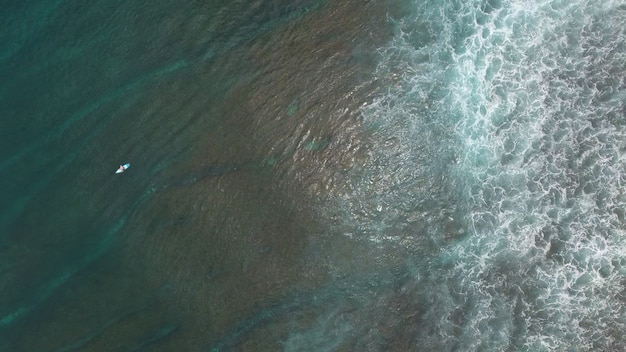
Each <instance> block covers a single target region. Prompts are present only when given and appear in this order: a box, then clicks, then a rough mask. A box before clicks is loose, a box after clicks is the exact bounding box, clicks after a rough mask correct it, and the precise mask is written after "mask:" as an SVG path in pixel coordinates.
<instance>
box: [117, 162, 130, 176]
mask: <svg viewBox="0 0 626 352" xmlns="http://www.w3.org/2000/svg"><path fill="white" fill-rule="evenodd" d="M129 167H130V164H124V165H120V167H118V168H117V171H115V173H116V174H121V173H122V172H124V171H126V170H127V169H128V168H129Z"/></svg>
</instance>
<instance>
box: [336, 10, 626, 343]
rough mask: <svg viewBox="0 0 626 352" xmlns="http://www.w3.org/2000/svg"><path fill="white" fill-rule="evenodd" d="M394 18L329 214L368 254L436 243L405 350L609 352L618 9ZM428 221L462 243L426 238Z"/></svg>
mask: <svg viewBox="0 0 626 352" xmlns="http://www.w3.org/2000/svg"><path fill="white" fill-rule="evenodd" d="M620 6H621V7H620ZM395 24H396V35H395V37H394V40H393V41H392V43H390V45H389V46H388V47H386V48H384V49H382V50H381V57H382V58H383V59H382V60H381V64H380V67H379V71H378V74H379V76H380V77H381V80H387V82H388V86H389V89H388V91H387V92H386V94H384V96H381V97H380V98H378V99H377V100H376V101H375V102H374V103H373V104H370V105H369V106H368V107H366V108H364V110H363V116H364V122H365V125H366V126H369V127H371V129H372V134H373V137H374V139H375V140H378V141H379V142H378V144H376V145H374V148H372V153H371V159H370V164H369V165H367V166H366V171H365V172H364V175H365V176H364V178H363V181H360V184H357V187H355V188H354V189H355V190H358V191H355V192H353V193H350V194H347V195H345V197H344V198H345V199H344V200H345V203H344V204H347V205H346V206H345V207H346V208H347V209H348V210H347V214H346V219H350V220H346V221H347V222H351V223H350V224H351V225H353V226H358V227H359V229H360V230H361V231H363V232H364V233H367V236H366V237H367V238H370V239H371V240H373V241H376V242H377V243H381V242H385V241H392V240H394V239H397V236H396V237H394V236H395V235H396V234H397V233H398V229H399V228H405V227H402V223H403V221H404V222H405V225H406V222H407V219H417V220H415V221H417V222H422V223H425V224H426V225H424V226H422V227H419V226H418V227H413V228H412V229H419V230H420V231H422V232H423V233H418V234H416V235H417V236H416V237H419V236H426V237H428V238H429V239H430V240H431V241H432V242H434V243H437V244H438V245H439V246H440V253H439V254H438V255H437V257H435V259H433V260H431V261H430V263H429V264H428V265H426V266H423V267H421V270H429V272H430V273H432V275H430V276H429V277H430V278H429V279H424V280H431V281H432V282H431V285H435V286H436V287H437V288H438V290H436V292H435V291H433V293H432V295H433V297H431V299H432V302H431V303H432V304H431V307H432V308H431V311H430V313H428V314H429V315H430V318H429V319H435V320H437V321H438V323H437V328H436V330H437V333H436V334H435V335H436V336H435V335H432V334H424V335H423V336H418V339H417V340H418V343H419V344H421V345H422V346H431V347H433V348H437V349H438V350H453V349H458V350H464V351H471V350H480V349H489V350H498V349H506V348H507V347H508V348H511V347H513V348H521V349H530V350H539V351H541V350H546V351H548V350H559V351H562V350H575V351H586V350H608V349H619V348H626V340H625V339H624V337H622V334H621V332H622V331H625V330H626V318H625V317H626V311H625V308H624V301H625V300H626V297H625V291H626V288H625V287H624V282H625V279H624V276H625V274H626V246H625V245H626V229H625V227H624V223H625V221H626V219H625V216H626V213H625V209H626V207H625V206H626V195H625V194H624V191H623V189H622V183H623V181H624V180H623V179H622V178H623V177H624V176H625V175H626V163H625V161H626V160H625V158H626V138H625V137H626V116H624V114H625V111H626V109H625V108H624V101H626V89H625V88H626V69H624V67H623V63H624V62H626V37H625V36H624V34H623V28H624V27H626V10H625V9H624V4H621V3H619V2H618V1H608V2H603V3H601V4H600V3H597V2H591V1H582V0H581V1H572V2H563V1H538V2H531V3H529V2H526V1H508V2H507V1H502V2H500V1H495V0H493V1H483V2H481V1H474V2H468V1H445V2H441V3H433V2H429V3H425V2H416V5H415V7H414V13H413V14H412V15H410V16H407V17H405V18H403V19H399V20H395ZM368 168H369V170H367V169H368ZM407 198H408V199H407ZM442 209H443V210H442ZM416 214H417V215H416ZM446 222H452V223H454V226H457V225H458V227H462V230H461V232H463V231H464V233H465V235H464V236H463V237H462V238H460V237H459V238H457V240H456V241H452V242H449V241H448V242H446V241H444V240H443V239H444V238H446V236H448V235H446V234H445V233H444V232H446V231H449V230H450V229H448V228H446V226H447V225H445V223H446ZM437 224H440V225H437ZM441 224H444V225H441ZM408 228H411V227H410V226H408ZM448 237H449V236H448ZM435 296H436V297H435Z"/></svg>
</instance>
